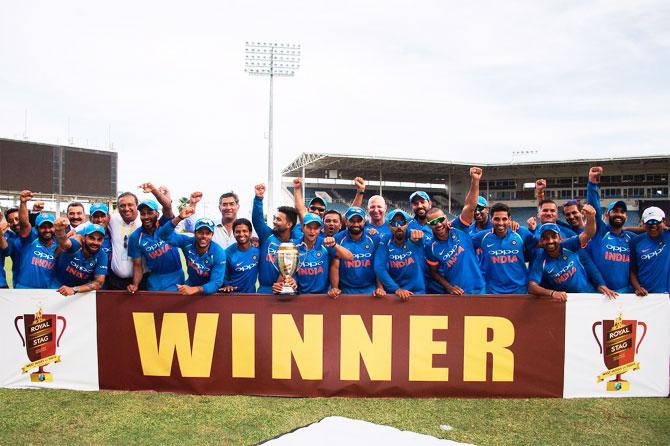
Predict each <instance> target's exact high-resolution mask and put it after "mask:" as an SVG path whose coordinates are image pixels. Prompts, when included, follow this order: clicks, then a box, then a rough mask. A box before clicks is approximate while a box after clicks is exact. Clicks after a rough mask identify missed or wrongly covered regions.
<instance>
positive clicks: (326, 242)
mask: <svg viewBox="0 0 670 446" xmlns="http://www.w3.org/2000/svg"><path fill="white" fill-rule="evenodd" d="M323 246H325V247H326V248H332V247H333V246H335V239H334V238H333V237H326V238H324V239H323Z"/></svg>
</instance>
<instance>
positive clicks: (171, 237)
mask: <svg viewBox="0 0 670 446" xmlns="http://www.w3.org/2000/svg"><path fill="white" fill-rule="evenodd" d="M194 212H195V209H193V208H192V207H190V206H186V207H185V208H183V209H182V210H181V211H179V215H177V216H176V217H174V218H173V219H172V220H170V221H168V222H167V223H165V224H164V225H163V226H161V227H159V228H158V238H160V239H161V240H163V241H165V242H167V243H168V244H170V245H173V246H179V247H182V248H183V247H184V246H187V245H190V244H191V243H192V242H193V238H192V237H191V236H188V235H184V234H177V233H176V232H175V228H176V227H177V225H178V224H179V222H181V221H182V220H184V219H186V218H188V217H190V216H192V215H193V213H194Z"/></svg>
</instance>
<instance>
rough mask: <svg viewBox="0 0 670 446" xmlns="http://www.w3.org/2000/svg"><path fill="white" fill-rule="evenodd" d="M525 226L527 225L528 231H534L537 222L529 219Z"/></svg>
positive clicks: (532, 218)
mask: <svg viewBox="0 0 670 446" xmlns="http://www.w3.org/2000/svg"><path fill="white" fill-rule="evenodd" d="M526 225H528V229H529V230H530V231H535V229H536V228H537V220H536V219H535V217H530V218H529V219H528V220H526Z"/></svg>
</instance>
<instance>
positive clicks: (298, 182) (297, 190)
mask: <svg viewBox="0 0 670 446" xmlns="http://www.w3.org/2000/svg"><path fill="white" fill-rule="evenodd" d="M303 181H304V180H303V179H302V178H300V177H298V178H294V179H293V204H294V205H295V208H296V209H297V210H298V217H300V222H302V220H303V218H305V214H306V213H307V208H306V207H305V197H303V196H302V184H303Z"/></svg>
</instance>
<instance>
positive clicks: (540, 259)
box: [528, 236, 605, 293]
mask: <svg viewBox="0 0 670 446" xmlns="http://www.w3.org/2000/svg"><path fill="white" fill-rule="evenodd" d="M581 248H582V247H581V245H580V241H579V236H574V237H571V238H569V239H567V240H564V241H562V242H561V246H560V248H559V249H560V254H559V256H558V257H557V258H555V259H554V258H552V257H549V255H548V254H547V253H546V252H545V251H544V249H538V250H537V251H538V252H537V255H536V257H535V261H534V262H533V265H532V267H531V269H530V273H529V276H528V281H529V282H535V283H537V284H538V285H540V286H542V287H544V288H546V289H548V290H554V291H565V292H567V293H594V292H596V288H598V287H599V286H602V285H604V284H605V281H604V280H603V278H602V276H601V275H600V272H599V271H598V269H597V268H596V266H595V265H594V264H593V262H592V261H591V259H590V258H589V256H588V255H587V254H586V252H584V250H582V249H581Z"/></svg>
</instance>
